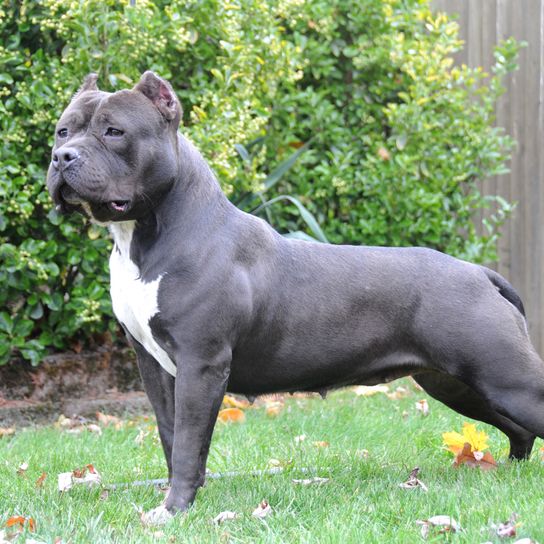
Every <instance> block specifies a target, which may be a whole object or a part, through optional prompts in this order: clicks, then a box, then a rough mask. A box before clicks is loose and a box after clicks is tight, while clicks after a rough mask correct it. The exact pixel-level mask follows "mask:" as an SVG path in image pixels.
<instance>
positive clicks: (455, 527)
mask: <svg viewBox="0 0 544 544" xmlns="http://www.w3.org/2000/svg"><path fill="white" fill-rule="evenodd" d="M416 523H417V524H418V525H421V536H422V537H423V538H427V537H428V536H429V534H433V533H438V534H440V533H456V532H458V531H459V530H460V529H461V527H460V525H459V524H458V523H457V522H456V521H455V520H454V519H453V518H452V517H451V516H433V517H431V518H429V519H425V520H419V519H418V520H417V521H416Z"/></svg>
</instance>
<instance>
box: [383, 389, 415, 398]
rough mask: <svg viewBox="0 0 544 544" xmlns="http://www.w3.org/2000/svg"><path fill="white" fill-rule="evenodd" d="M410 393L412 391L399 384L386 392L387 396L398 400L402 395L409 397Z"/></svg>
mask: <svg viewBox="0 0 544 544" xmlns="http://www.w3.org/2000/svg"><path fill="white" fill-rule="evenodd" d="M411 394H412V392H411V391H410V390H409V389H407V388H406V387H402V386H399V387H397V388H396V389H395V390H394V391H392V392H391V393H386V395H387V397H388V398H390V399H391V400H399V399H403V398H404V397H409V396H410V395H411Z"/></svg>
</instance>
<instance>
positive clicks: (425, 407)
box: [416, 399, 429, 416]
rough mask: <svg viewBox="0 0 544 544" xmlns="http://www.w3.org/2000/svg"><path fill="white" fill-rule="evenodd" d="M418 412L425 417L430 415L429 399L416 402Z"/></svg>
mask: <svg viewBox="0 0 544 544" xmlns="http://www.w3.org/2000/svg"><path fill="white" fill-rule="evenodd" d="M416 411H417V412H421V415H423V416H428V415H429V403H428V402H427V399H421V400H418V401H417V402H416Z"/></svg>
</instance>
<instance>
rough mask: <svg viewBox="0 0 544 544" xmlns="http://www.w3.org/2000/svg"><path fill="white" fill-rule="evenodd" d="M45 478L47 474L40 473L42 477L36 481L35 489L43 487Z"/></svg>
mask: <svg viewBox="0 0 544 544" xmlns="http://www.w3.org/2000/svg"><path fill="white" fill-rule="evenodd" d="M46 478H47V474H46V473H45V472H42V475H41V476H40V477H39V478H38V479H37V480H36V487H38V488H40V487H43V483H44V482H45V479H46Z"/></svg>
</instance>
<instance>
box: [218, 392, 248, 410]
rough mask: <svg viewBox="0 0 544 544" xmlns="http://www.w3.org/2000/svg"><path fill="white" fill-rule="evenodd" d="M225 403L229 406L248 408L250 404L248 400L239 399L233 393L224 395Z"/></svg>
mask: <svg viewBox="0 0 544 544" xmlns="http://www.w3.org/2000/svg"><path fill="white" fill-rule="evenodd" d="M223 404H224V405H225V406H228V407H229V408H247V407H248V406H249V402H248V401H247V400H239V399H237V398H236V397H233V396H232V395H225V396H224V397H223Z"/></svg>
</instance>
